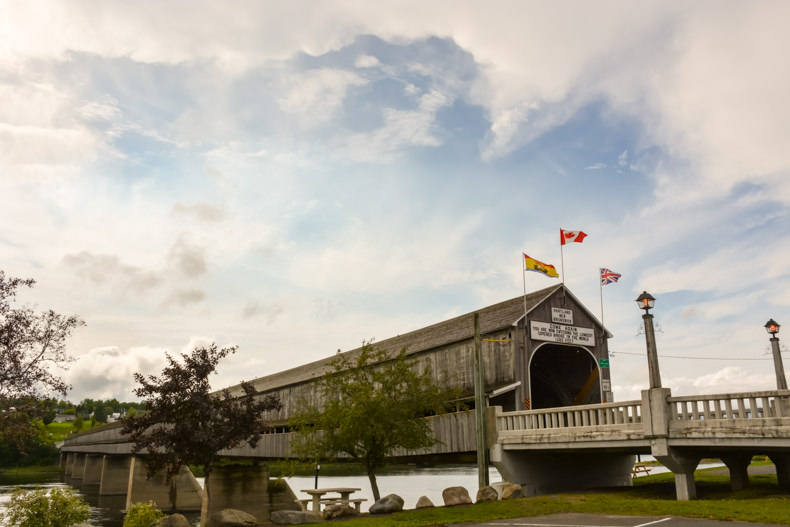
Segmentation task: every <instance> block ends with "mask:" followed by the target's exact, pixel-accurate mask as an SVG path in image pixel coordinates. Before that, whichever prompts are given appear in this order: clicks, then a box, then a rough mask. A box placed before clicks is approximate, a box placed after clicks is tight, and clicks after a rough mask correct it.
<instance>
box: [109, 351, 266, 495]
mask: <svg viewBox="0 0 790 527" xmlns="http://www.w3.org/2000/svg"><path fill="white" fill-rule="evenodd" d="M235 351H236V348H235V347H227V348H222V349H217V345H216V344H211V346H209V347H208V348H206V347H198V348H195V349H194V350H193V351H192V353H191V354H190V355H186V354H183V353H182V354H181V362H179V361H177V360H176V359H174V358H173V357H172V356H171V355H170V354H166V358H167V363H168V365H167V366H166V367H165V369H164V370H162V374H161V376H159V377H156V376H154V375H149V376H148V377H146V376H144V375H143V374H141V373H135V374H134V378H135V380H136V381H137V383H138V384H140V387H139V388H136V389H135V390H134V393H135V395H137V396H138V397H141V398H143V399H144V404H145V407H146V410H147V411H145V412H142V411H141V412H137V413H136V414H134V415H132V416H129V415H127V416H126V417H125V418H123V419H122V422H123V433H125V434H130V435H131V440H132V442H133V443H134V447H133V452H134V453H135V454H137V453H140V452H143V451H145V453H146V456H147V457H148V475H149V476H152V475H153V474H155V473H157V472H160V471H164V473H165V474H166V476H167V478H168V479H170V480H171V481H173V479H172V478H173V476H175V475H176V474H177V473H178V471H179V469H180V467H181V466H182V465H187V464H194V465H198V466H201V467H202V468H203V472H204V474H205V488H206V496H207V497H208V498H210V490H209V476H210V475H211V472H212V468H213V465H214V463H215V461H216V460H217V457H218V453H219V451H220V450H223V449H226V448H234V447H236V446H239V445H240V444H241V443H244V442H247V443H249V444H250V446H252V447H253V448H254V447H255V445H257V443H258V441H259V440H260V436H261V434H263V433H265V432H267V431H269V427H268V425H267V423H266V422H265V421H264V420H263V413H264V412H268V411H272V410H279V409H280V401H279V399H277V397H275V396H272V395H269V396H265V397H259V396H257V395H256V391H255V388H254V387H253V386H252V384H250V383H248V382H242V383H241V390H242V392H243V393H242V394H241V395H231V393H230V392H229V391H228V390H227V389H225V390H222V391H221V392H219V393H212V392H211V389H210V385H209V376H210V375H211V374H212V373H216V369H217V364H218V363H219V361H220V360H221V359H223V358H224V357H226V356H227V355H228V354H230V353H234V352H235ZM172 501H174V500H171V502H172Z"/></svg>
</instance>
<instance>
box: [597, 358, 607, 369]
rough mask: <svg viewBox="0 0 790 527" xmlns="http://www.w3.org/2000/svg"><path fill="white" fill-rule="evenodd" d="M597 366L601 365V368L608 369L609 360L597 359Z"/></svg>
mask: <svg viewBox="0 0 790 527" xmlns="http://www.w3.org/2000/svg"><path fill="white" fill-rule="evenodd" d="M598 364H600V365H601V368H608V367H609V359H598Z"/></svg>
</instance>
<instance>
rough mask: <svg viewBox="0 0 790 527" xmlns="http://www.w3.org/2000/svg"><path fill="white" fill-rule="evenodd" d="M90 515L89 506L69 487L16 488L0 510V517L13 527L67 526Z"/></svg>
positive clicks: (82, 520)
mask: <svg viewBox="0 0 790 527" xmlns="http://www.w3.org/2000/svg"><path fill="white" fill-rule="evenodd" d="M90 515H91V513H90V506H89V505H88V504H87V503H85V501H84V500H83V499H82V498H81V497H80V496H79V495H77V494H76V493H75V492H74V491H73V490H71V489H62V488H54V489H51V490H50V491H47V490H45V489H37V490H32V491H26V490H23V489H20V488H17V489H16V490H14V492H13V493H12V494H11V501H10V503H9V504H8V507H7V508H6V511H5V512H0V520H3V521H4V522H5V524H6V525H14V526H15V527H69V526H71V525H75V524H77V523H80V522H84V521H85V520H87V519H88V518H90Z"/></svg>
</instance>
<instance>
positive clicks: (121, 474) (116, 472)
mask: <svg viewBox="0 0 790 527" xmlns="http://www.w3.org/2000/svg"><path fill="white" fill-rule="evenodd" d="M131 463H132V458H131V456H103V457H102V467H101V481H100V482H99V496H123V495H125V494H126V491H127V490H129V470H130V469H131Z"/></svg>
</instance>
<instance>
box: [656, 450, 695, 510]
mask: <svg viewBox="0 0 790 527" xmlns="http://www.w3.org/2000/svg"><path fill="white" fill-rule="evenodd" d="M650 449H651V453H652V454H653V457H654V458H656V459H657V460H658V461H659V463H661V464H662V465H664V466H665V467H667V468H668V469H669V470H671V471H672V473H673V474H675V494H676V495H677V499H678V501H688V500H693V499H695V498H696V497H697V486H696V484H695V483H694V471H695V470H696V469H697V465H698V464H699V460H700V459H701V458H700V457H699V456H698V455H695V454H691V455H688V454H685V453H682V452H680V451H678V450H677V449H675V448H670V447H669V445H668V444H667V440H666V438H660V439H653V440H652V441H651V442H650Z"/></svg>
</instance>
